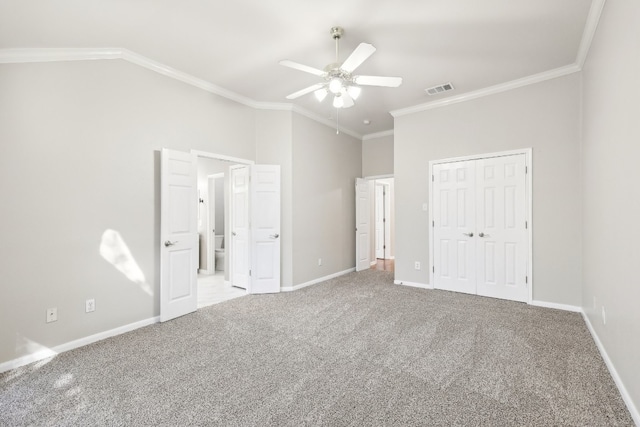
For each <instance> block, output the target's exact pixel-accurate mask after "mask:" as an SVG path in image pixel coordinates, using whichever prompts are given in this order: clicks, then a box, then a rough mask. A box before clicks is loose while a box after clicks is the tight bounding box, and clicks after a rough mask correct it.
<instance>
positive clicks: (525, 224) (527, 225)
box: [524, 221, 529, 229]
mask: <svg viewBox="0 0 640 427" xmlns="http://www.w3.org/2000/svg"><path fill="white" fill-rule="evenodd" d="M524 228H525V229H527V228H529V222H528V221H525V222H524Z"/></svg>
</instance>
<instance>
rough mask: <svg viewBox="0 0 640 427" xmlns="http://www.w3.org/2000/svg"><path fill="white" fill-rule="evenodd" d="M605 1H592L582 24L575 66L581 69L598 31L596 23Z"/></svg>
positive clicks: (598, 20)
mask: <svg viewBox="0 0 640 427" xmlns="http://www.w3.org/2000/svg"><path fill="white" fill-rule="evenodd" d="M605 3H606V0H592V2H591V8H590V9H589V15H588V16H587V22H586V23H585V24H584V31H583V33H582V40H581V41H580V47H579V48H578V55H577V56H576V64H577V65H578V66H579V67H580V69H582V67H584V63H585V61H586V60H587V55H588V54H589V49H591V42H593V37H594V36H595V34H596V30H597V29H598V23H599V22H600V16H601V15H602V9H603V8H604V4H605Z"/></svg>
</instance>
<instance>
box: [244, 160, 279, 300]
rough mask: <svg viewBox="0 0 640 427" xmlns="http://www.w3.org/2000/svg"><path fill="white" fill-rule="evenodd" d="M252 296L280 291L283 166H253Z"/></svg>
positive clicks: (250, 291) (250, 290) (250, 289)
mask: <svg viewBox="0 0 640 427" xmlns="http://www.w3.org/2000/svg"><path fill="white" fill-rule="evenodd" d="M250 182H251V185H250V186H251V272H250V286H249V289H248V290H249V293H252V294H265V293H275V292H280V166H278V165H254V166H251V181H250Z"/></svg>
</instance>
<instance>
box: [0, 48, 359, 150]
mask: <svg viewBox="0 0 640 427" xmlns="http://www.w3.org/2000/svg"><path fill="white" fill-rule="evenodd" d="M100 59H103V60H104V59H123V60H125V61H127V62H130V63H132V64H136V65H138V66H140V67H143V68H146V69H148V70H151V71H154V72H156V73H158V74H162V75H163V76H166V77H170V78H172V79H175V80H179V81H181V82H183V83H186V84H188V85H191V86H195V87H197V88H199V89H202V90H205V91H207V92H210V93H213V94H216V95H219V96H221V97H223V98H227V99H230V100H231V101H235V102H237V103H239V104H242V105H246V106H247V107H251V108H255V109H257V110H279V111H293V112H296V113H298V114H301V115H303V116H305V117H307V118H309V119H311V120H314V121H316V122H318V123H320V124H323V125H325V126H329V127H335V123H333V122H332V121H330V120H327V119H324V118H322V117H320V116H318V115H317V114H314V113H312V112H311V111H309V110H307V109H304V108H302V107H298V106H297V105H294V104H291V103H285V102H260V101H255V100H253V99H251V98H248V97H246V96H243V95H240V94H238V93H235V92H232V91H230V90H227V89H225V88H223V87H220V86H218V85H215V84H213V83H211V82H208V81H206V80H203V79H200V78H198V77H195V76H192V75H191V74H187V73H185V72H182V71H180V70H176V69H175V68H172V67H169V66H167V65H165V64H163V63H161V62H158V61H154V60H153V59H150V58H147V57H146V56H142V55H140V54H138V53H135V52H132V51H130V50H128V49H123V48H42V49H41V48H26V49H0V64H20V63H33V62H64V61H91V60H100ZM339 129H340V131H341V132H342V133H345V134H347V135H349V136H352V137H354V138H356V139H359V140H361V139H362V135H360V134H358V133H356V132H354V131H352V130H350V129H346V128H344V127H342V126H340V127H339Z"/></svg>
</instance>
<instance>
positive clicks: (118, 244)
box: [100, 230, 153, 296]
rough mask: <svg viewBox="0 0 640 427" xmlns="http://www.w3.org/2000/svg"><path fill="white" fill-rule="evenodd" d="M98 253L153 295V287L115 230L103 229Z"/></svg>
mask: <svg viewBox="0 0 640 427" xmlns="http://www.w3.org/2000/svg"><path fill="white" fill-rule="evenodd" d="M100 255H101V256H102V258H104V259H105V260H107V262H109V263H110V264H112V265H113V266H114V267H115V268H116V269H117V270H118V271H120V272H121V273H122V274H124V275H125V277H126V278H127V279H129V280H131V281H132V282H133V283H135V284H137V285H138V286H140V289H142V291H144V292H145V293H146V294H148V295H149V296H153V289H152V288H151V286H150V285H149V284H148V283H147V279H146V278H145V277H144V273H143V272H142V270H141V269H140V266H139V265H138V263H137V262H136V260H135V259H134V258H133V255H132V254H131V251H130V250H129V247H128V246H127V244H126V243H125V242H124V240H123V239H122V236H120V233H118V232H117V231H115V230H105V232H104V233H102V240H101V242H100Z"/></svg>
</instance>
